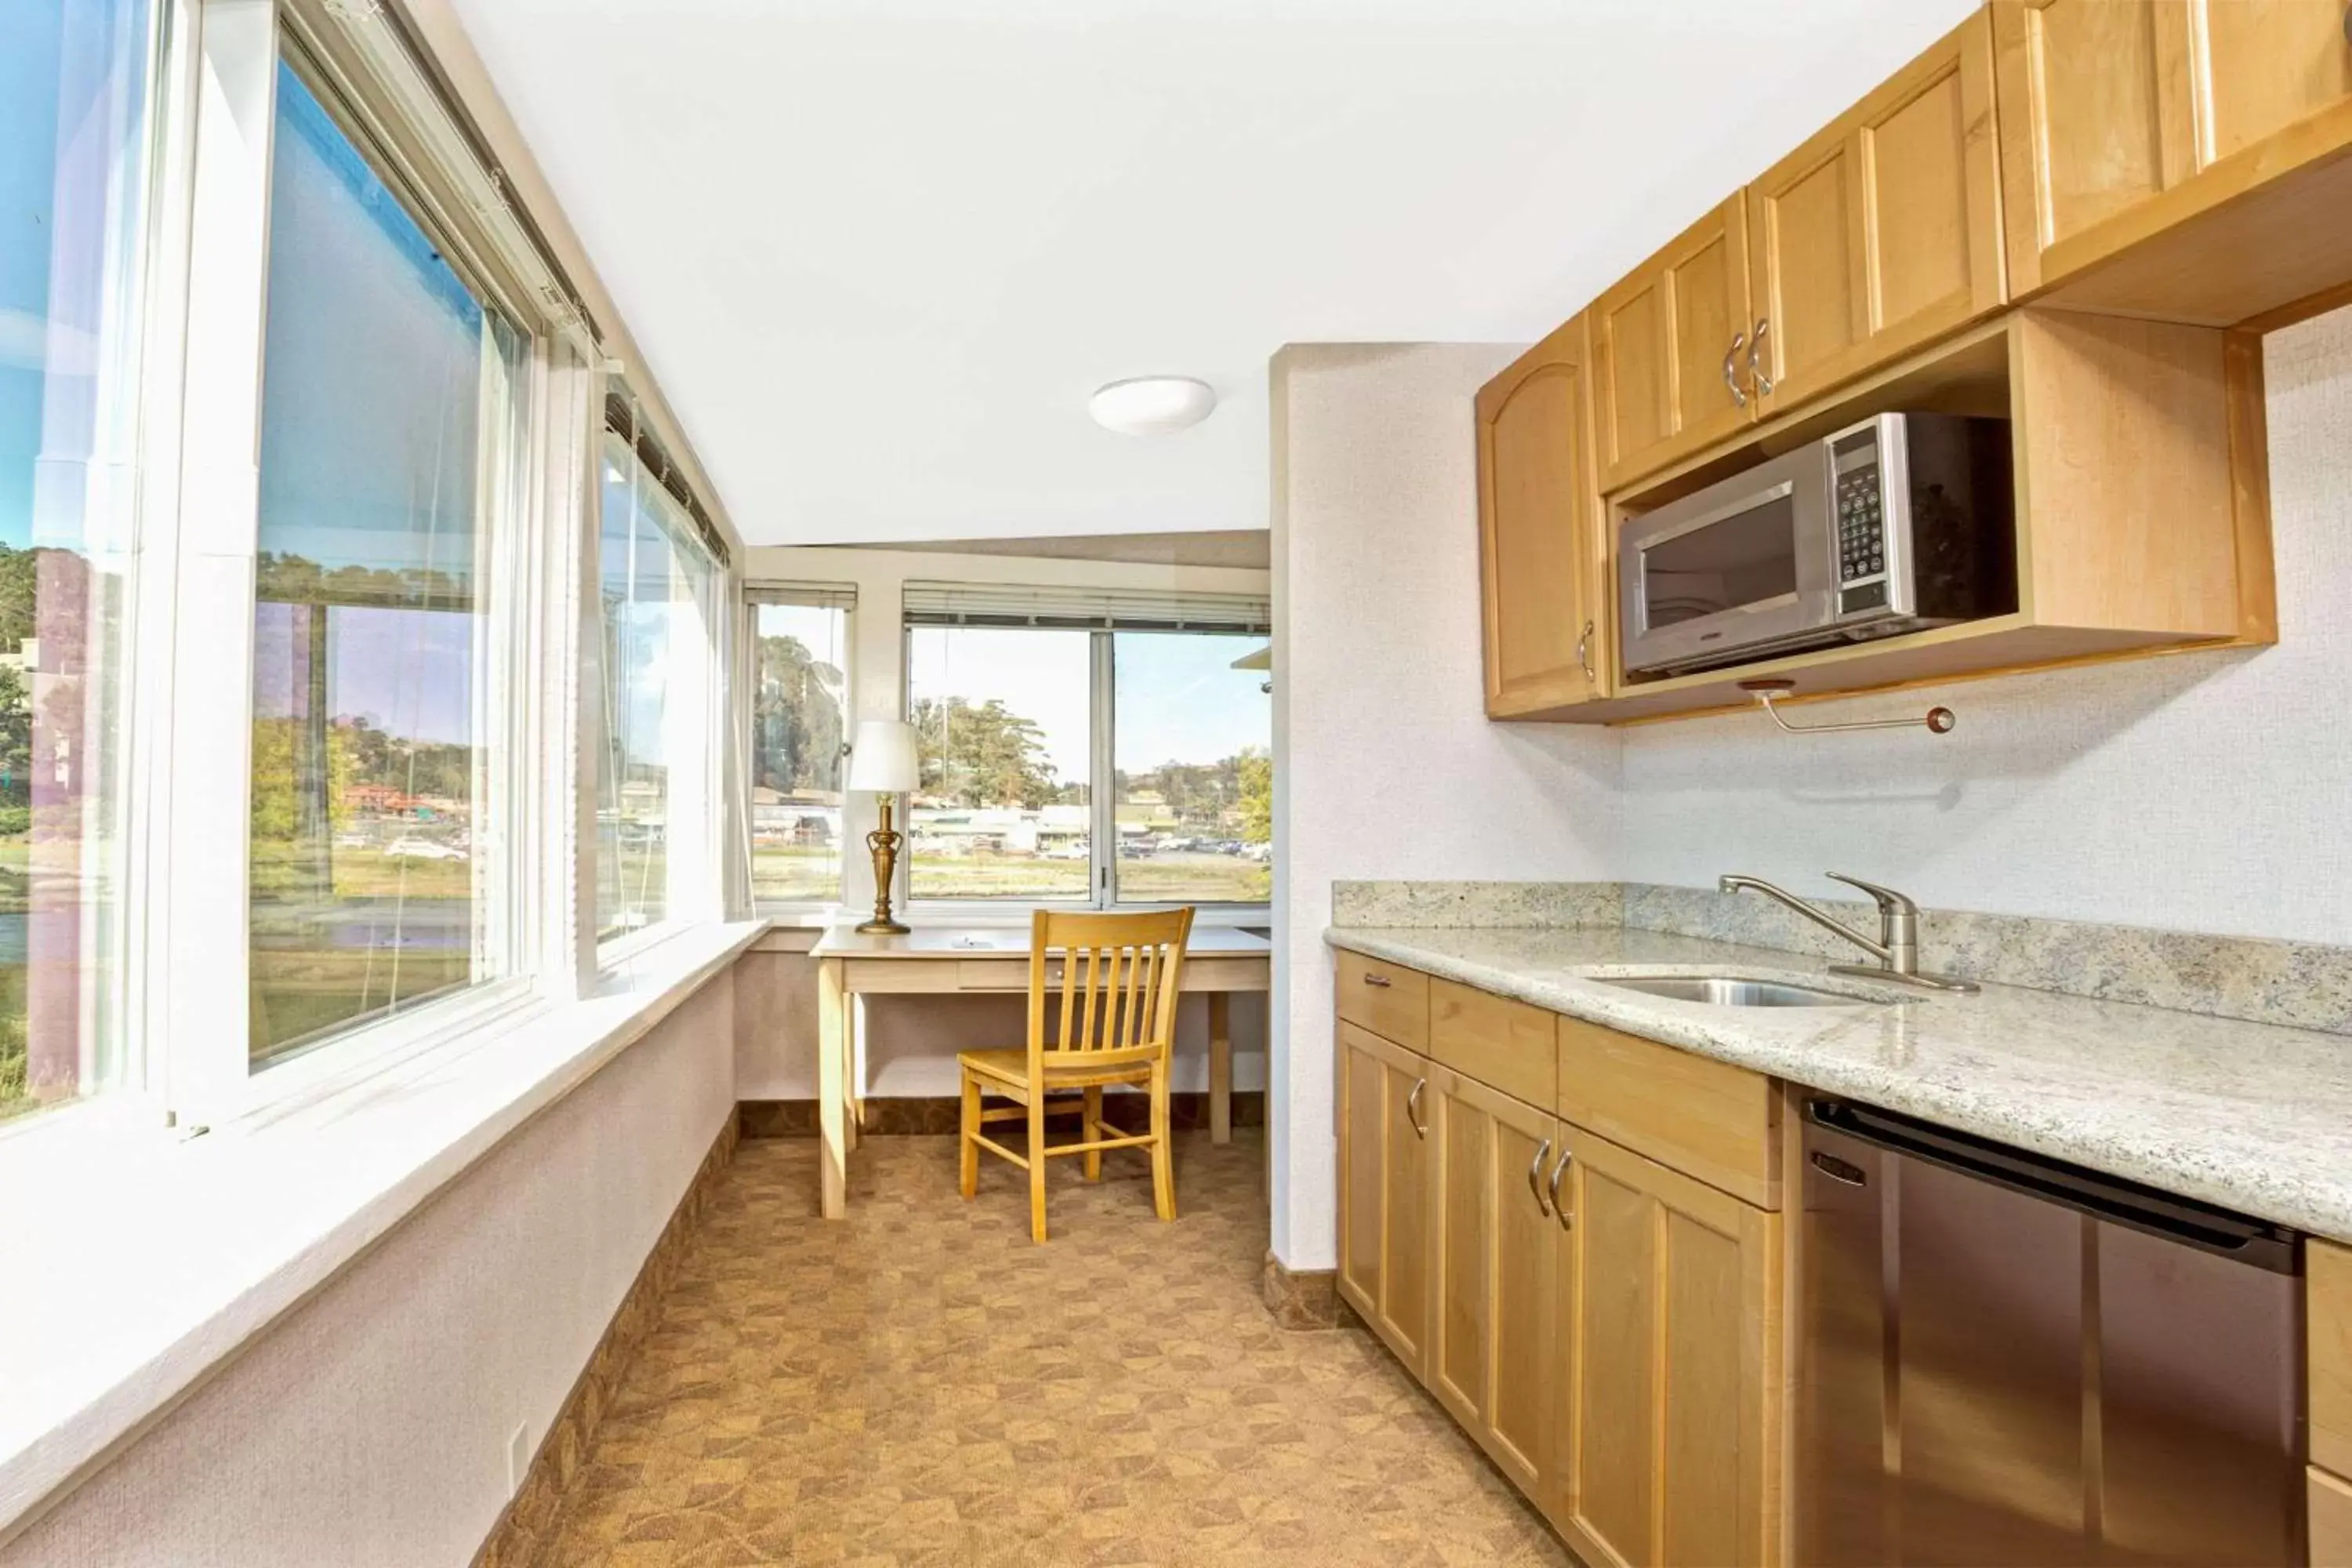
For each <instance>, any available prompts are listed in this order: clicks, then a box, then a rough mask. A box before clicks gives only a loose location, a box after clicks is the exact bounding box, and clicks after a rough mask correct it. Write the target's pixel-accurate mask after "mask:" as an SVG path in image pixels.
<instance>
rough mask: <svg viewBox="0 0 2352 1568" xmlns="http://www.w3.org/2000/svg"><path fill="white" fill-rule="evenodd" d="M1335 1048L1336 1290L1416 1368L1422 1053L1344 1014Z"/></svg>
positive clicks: (1426, 1292)
mask: <svg viewBox="0 0 2352 1568" xmlns="http://www.w3.org/2000/svg"><path fill="white" fill-rule="evenodd" d="M1428 1074H1429V1062H1428V1059H1427V1058H1423V1057H1422V1056H1420V1055H1418V1054H1416V1053H1414V1052H1412V1051H1408V1050H1406V1049H1405V1048H1404V1047H1402V1046H1398V1045H1395V1044H1393V1043H1392V1042H1391V1041H1388V1040H1384V1039H1381V1037H1379V1036H1377V1035H1373V1034H1370V1033H1368V1032H1366V1031H1365V1030H1363V1029H1360V1028H1358V1027H1357V1026H1355V1025H1353V1024H1349V1023H1347V1022H1344V1021H1343V1022H1341V1023H1340V1025H1339V1087H1340V1095H1341V1099H1342V1102H1343V1103H1342V1104H1341V1107H1340V1120H1339V1126H1340V1145H1339V1168H1340V1184H1339V1204H1340V1215H1339V1293H1340V1294H1341V1295H1342V1296H1344V1297H1345V1298H1346V1299H1347V1300H1348V1303H1349V1305H1350V1306H1352V1307H1354V1308H1355V1309H1356V1310H1357V1312H1358V1313H1359V1314H1360V1315H1361V1316H1362V1318H1363V1320H1364V1321H1366V1322H1367V1323H1370V1325H1371V1327H1372V1330H1373V1331H1374V1332H1376V1333H1378V1334H1379V1335H1380V1336H1381V1339H1383V1340H1385V1341H1386V1342H1388V1346H1389V1348H1390V1349H1391V1351H1394V1352H1396V1355H1397V1359H1398V1360H1400V1361H1402V1362H1403V1363H1405V1365H1406V1366H1407V1367H1409V1368H1411V1369H1412V1373H1413V1375H1414V1376H1416V1377H1419V1376H1423V1375H1425V1373H1426V1372H1427V1369H1428V1347H1429V1313H1430V1282H1431V1279H1432V1260H1431V1253H1430V1248H1431V1246H1432V1242H1433V1230H1432V1228H1431V1217H1430V1205H1431V1198H1432V1194H1431V1190H1430V1189H1431V1176H1430V1171H1431V1167H1430V1162H1429V1152H1428V1141H1427V1135H1426V1132H1425V1131H1424V1130H1425V1129H1426V1128H1427V1127H1428V1126H1429V1122H1428V1121H1427V1119H1426V1118H1427V1114H1428V1113H1427V1105H1428V1092H1429V1091H1428ZM1416 1090H1418V1092H1416Z"/></svg>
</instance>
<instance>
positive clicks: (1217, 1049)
mask: <svg viewBox="0 0 2352 1568" xmlns="http://www.w3.org/2000/svg"><path fill="white" fill-rule="evenodd" d="M1233 1141H1234V997H1233V993H1231V992H1230V991H1212V992H1210V993H1209V1142H1212V1143H1230V1142H1233Z"/></svg>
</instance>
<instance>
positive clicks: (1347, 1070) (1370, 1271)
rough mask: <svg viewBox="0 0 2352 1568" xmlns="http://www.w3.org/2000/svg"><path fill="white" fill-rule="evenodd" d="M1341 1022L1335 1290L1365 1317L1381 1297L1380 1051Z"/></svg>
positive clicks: (1378, 1307)
mask: <svg viewBox="0 0 2352 1568" xmlns="http://www.w3.org/2000/svg"><path fill="white" fill-rule="evenodd" d="M1354 1032H1355V1031H1353V1030H1351V1028H1350V1026H1348V1025H1346V1024H1342V1025H1340V1026H1339V1097H1340V1105H1339V1211H1340V1212H1339V1293H1340V1294H1341V1295H1343V1296H1345V1297H1347V1299H1348V1301H1349V1305H1351V1306H1353V1307H1354V1308H1355V1309H1356V1310H1357V1311H1359V1312H1360V1313H1362V1314H1363V1316H1364V1318H1365V1319H1366V1321H1370V1319H1371V1318H1372V1317H1373V1315H1374V1314H1375V1313H1377V1312H1378V1311H1379V1310H1380V1299H1381V1145H1382V1129H1383V1126H1384V1114H1385V1113H1384V1110H1383V1107H1382V1106H1381V1089H1382V1087H1383V1086H1382V1082H1381V1059H1380V1058H1379V1057H1377V1056H1375V1055H1373V1054H1372V1053H1371V1052H1370V1051H1369V1050H1366V1049H1364V1048H1363V1047H1361V1045H1360V1044H1358V1043H1357V1042H1355V1041H1353V1040H1351V1039H1350V1035H1351V1034H1352V1033H1354Z"/></svg>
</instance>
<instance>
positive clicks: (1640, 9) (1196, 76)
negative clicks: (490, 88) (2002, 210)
mask: <svg viewBox="0 0 2352 1568" xmlns="http://www.w3.org/2000/svg"><path fill="white" fill-rule="evenodd" d="M451 3H452V4H454V5H455V6H456V8H457V11H458V12H459V13H460V15H461V16H463V18H464V21H465V24H466V26H467V30H468V32H469V33H470V34H471V36H472V37H473V40H474V42H475V44H476V46H477V47H478V50H479V52H480V54H481V56H482V58H483V59H484V61H485V62H486V64H487V66H488V70H489V72H490V75H491V77H492V79H494V80H495V81H496V82H497V84H498V86H499V92H500V94H501V97H502V98H503V100H504V101H505V103H506V105H507V107H508V108H509V110H511V111H512V114H513V117H514V119H515V120H516V121H518V123H519V124H520V126H521V128H522V131H523V133H524V135H525V137H526V138H527V140H528V141H529V142H530V145H531V147H532V149H533V151H534V153H536V154H537V156H538V159H539V162H540V163H541V166H542V167H543V168H544V170H545V172H546V174H547V176H548V179H549V182H550V184H551V186H552V187H553V189H554V190H555V191H556V193H557V195H558V196H559V198H560V199H561V201H562V204H563V207H564V210H565V213H566V215H567V216H568V217H569V219H570V220H571V223H572V226H573V227H574V228H575V229H576V230H577V231H578V232H579V234H580V236H581V237H582V240H583V245H584V246H585V247H586V248H587V249H588V251H589V254H590V255H591V256H593V258H595V262H596V266H597V268H598V269H599V272H600V275H601V276H602V277H603V278H604V280H605V282H606V284H607V287H608V288H609V289H610V290H611V292H612V294H613V296H614V300H615V301H616V303H617V304H618V305H619V307H620V309H621V310H623V312H624V313H625V316H626V318H627V321H628V323H629V327H630V330H631V332H632V335H633V336H634V338H635V341H636V343H637V347H638V351H639V353H640V355H641V357H642V358H643V359H644V360H645V362H646V364H647V365H648V366H649V367H650V369H651V370H652V372H653V374H655V375H656V377H657V378H658V380H659V383H660V384H661V385H662V387H663V388H664V391H665V393H666V394H667V396H668V398H669V401H670V402H671V404H672V405H673V407H675V408H676V410H677V415H678V417H679V420H680V422H681V423H682V424H683V425H684V426H686V428H687V430H688V434H689V436H690V437H691V438H692V440H693V442H694V444H695V447H696V448H697V450H698V452H699V453H700V455H701V456H702V458H703V459H704V463H705V466H706V468H708V469H709V473H710V476H711V479H712V480H713V482H714V484H715V486H716V487H717V489H719V492H720V494H721V497H722V499H723V500H724V501H725V503H726V506H727V509H728V511H729V513H730V516H731V517H732V518H733V520H734V521H735V522H736V524H737V526H738V528H739V529H740V531H741V532H742V534H743V536H744V539H745V541H746V542H747V543H751V544H764V543H792V542H819V541H822V542H832V543H839V542H870V543H877V544H887V543H889V542H893V541H901V540H904V541H917V540H919V541H942V540H953V539H965V538H982V539H985V538H1005V537H1040V536H1052V535H1067V534H1103V533H1119V532H1146V533H1158V532H1181V531H1196V530H1202V531H1218V530H1231V529H1250V528H1263V527H1264V526H1265V521H1266V517H1267V506H1268V474H1267V451H1268V428H1267V403H1266V362H1267V360H1268V358H1269V357H1270V356H1271V355H1272V354H1273V353H1275V352H1276V350H1277V349H1278V348H1280V347H1281V346H1282V345H1283V344H1284V343H1286V342H1366V343H1381V342H1395V343H1408V342H1463V343H1471V342H1509V343H1524V342H1531V341H1533V340H1534V339H1536V338H1538V337H1539V336H1541V335H1542V334H1543V333H1544V332H1546V331H1549V330H1550V329H1551V328H1552V327H1554V326H1556V325H1558V324H1559V322H1560V321H1564V320H1566V319H1567V318H1568V317H1569V316H1570V315H1571V314H1572V313H1573V312H1575V311H1576V310H1579V309H1580V308H1581V307H1582V306H1583V305H1584V304H1585V303H1586V302H1587V301H1588V300H1590V299H1591V298H1592V297H1593V296H1594V295H1595V294H1597V293H1598V292H1599V291H1600V290H1601V289H1602V288H1604V287H1606V286H1607V285H1608V284H1609V283H1611V282H1612V281H1613V280H1615V279H1617V278H1618V277H1620V276H1622V274H1623V273H1624V272H1625V271H1626V270H1628V269H1629V268H1631V267H1633V265H1634V264H1636V263H1637V262H1639V261H1640V260H1641V259H1642V258H1643V257H1644V256H1646V255H1647V254H1648V253H1649V252H1650V251H1652V250H1653V249H1654V248H1655V247H1657V246H1658V245H1659V244H1660V243H1662V242H1663V241H1664V240H1665V239H1667V238H1668V237H1671V236H1672V235H1673V234H1675V232H1676V231H1677V230H1679V229H1680V228H1682V227H1683V226H1685V225H1686V224H1687V223H1689V222H1690V221H1692V220H1693V219H1694V218H1696V217H1697V216H1699V215H1700V214H1702V213H1704V212H1705V211H1706V209H1707V208H1708V207H1710V206H1711V205H1714V204H1715V203H1717V202H1718V201H1720V200H1722V199H1723V198H1724V197H1725V196H1727V195H1730V194H1731V193H1732V192H1733V191H1734V190H1735V189H1737V188H1738V186H1739V185H1740V184H1743V183H1744V182H1746V181H1748V180H1749V179H1751V178H1753V177H1754V176H1755V175H1756V174H1759V173H1760V172H1762V170H1763V169H1764V168H1765V167H1766V166H1767V165H1768V164H1769V163H1771V162H1772V161H1773V160H1774V159H1776V158H1777V157H1779V156H1780V155H1781V154H1782V153H1786V152H1788V151H1789V150H1790V149H1792V148H1794V147H1795V146H1796V145H1797V143H1798V142H1801V141H1802V140H1803V139H1804V138H1805V137H1806V136H1808V135H1810V134H1811V132H1814V131H1815V130H1817V129H1819V128H1820V127H1821V126H1822V124H1824V123H1826V122H1827V121H1829V120H1830V119H1832V117H1833V116H1834V115H1836V114H1837V113H1838V112H1839V111H1841V110H1843V108H1844V107H1845V106H1846V105H1848V104H1849V103H1851V102H1852V101H1853V100H1855V99H1856V98H1858V97H1859V96H1861V95H1862V93H1864V91H1866V90H1867V89H1870V88H1872V87H1873V86H1874V85H1876V84H1877V83H1878V82H1879V81H1881V80H1883V79H1885V77H1886V76H1887V75H1888V74H1889V73H1890V72H1891V71H1892V70H1893V69H1895V68H1896V67H1898V66H1899V65H1901V64H1902V63H1903V62H1904V61H1905V60H1906V59H1908V58H1911V57H1912V56H1913V55H1915V54H1916V52H1917V51H1918V50H1919V49H1920V48H1922V47H1925V46H1927V44H1928V43H1930V42H1931V41H1933V40H1934V39H1935V38H1936V37H1938V36H1940V35H1941V34H1942V33H1943V32H1945V31H1946V30H1948V28H1949V27H1951V26H1954V25H1955V24H1957V23H1958V21H1959V20H1960V19H1961V18H1962V17H1964V16H1967V15H1968V14H1969V12H1970V11H1972V10H1973V9H1974V6H1973V5H1972V4H1970V3H1969V0H1772V3H1769V4H1763V5H1759V4H1756V3H1755V0H1444V3H1440V0H1416V3H1405V0H1352V3H1349V4H1341V3H1340V0H1255V3H1251V4H1244V0H1183V3H1181V4H1180V3H1178V0H1000V3H999V4H996V5H992V6H990V7H988V8H987V9H986V10H985V11H976V10H973V9H971V8H967V7H961V6H957V5H946V4H943V3H942V0H794V4H793V5H789V6H779V5H772V4H770V3H768V0H672V3H671V4H669V5H665V6H663V7H661V8H659V9H658V10H649V9H648V8H646V7H645V6H643V5H638V4H634V3H632V0H451ZM1151 374H1176V375H1192V376H1197V377H1199V378H1201V379H1202V380H1203V381H1206V382H1208V383H1209V384H1211V385H1212V386H1213V387H1214V388H1215V389H1216V391H1217V393H1218V396H1219V407H1218V408H1217V410H1216V412H1215V413H1214V414H1213V416H1211V417H1210V418H1209V419H1208V420H1207V421H1206V422H1205V423H1203V424H1202V425H1201V426H1197V427H1195V428H1193V429H1191V430H1186V431H1182V432H1179V433H1177V434H1174V435H1171V436H1162V437H1129V436H1121V435H1117V434H1114V433H1112V432H1109V431H1106V430H1103V429H1101V428H1100V427H1099V426H1096V425H1094V424H1093V422H1092V421H1091V420H1090V419H1089V418H1088V417H1087V411H1086V405H1087V397H1088V395H1090V394H1091V393H1092V392H1093V391H1094V390H1095V389H1096V388H1097V387H1098V386H1100V385H1102V384H1105V383H1107V382H1110V381H1116V380H1119V379H1122V378H1125V377H1129V376H1137V375H1151ZM1465 418H1466V413H1465Z"/></svg>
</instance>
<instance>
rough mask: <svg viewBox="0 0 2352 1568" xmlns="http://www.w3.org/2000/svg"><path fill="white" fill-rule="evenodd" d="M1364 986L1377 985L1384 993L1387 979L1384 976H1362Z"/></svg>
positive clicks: (1386, 987) (1387, 984)
mask: <svg viewBox="0 0 2352 1568" xmlns="http://www.w3.org/2000/svg"><path fill="white" fill-rule="evenodd" d="M1364 984H1367V985H1377V986H1379V987H1380V988H1381V990H1383V991H1385V990H1387V989H1388V988H1389V977H1388V976H1387V975H1385V974H1367V975H1365V976H1364Z"/></svg>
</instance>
